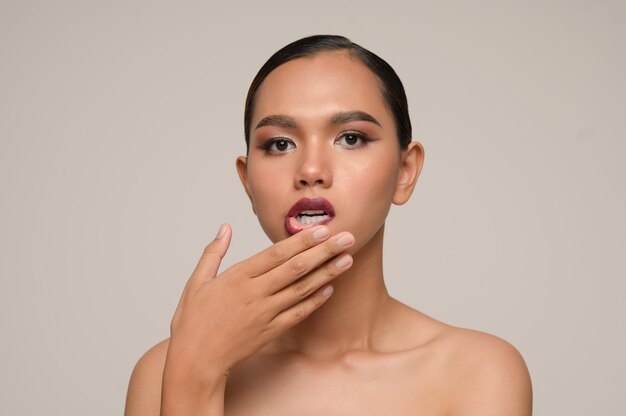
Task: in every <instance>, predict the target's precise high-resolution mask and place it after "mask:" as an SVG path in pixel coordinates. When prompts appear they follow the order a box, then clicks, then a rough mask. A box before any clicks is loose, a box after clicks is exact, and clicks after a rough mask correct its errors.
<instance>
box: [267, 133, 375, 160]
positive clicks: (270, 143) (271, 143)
mask: <svg viewBox="0 0 626 416" xmlns="http://www.w3.org/2000/svg"><path fill="white" fill-rule="evenodd" d="M348 136H355V137H356V138H357V139H359V140H360V141H361V143H360V144H358V145H353V146H350V145H347V146H341V147H343V148H344V149H357V148H359V147H362V146H365V145H367V144H368V143H370V142H373V141H374V139H371V138H369V137H367V136H366V135H365V134H363V133H359V132H356V131H347V132H345V133H342V134H341V135H340V136H339V137H338V138H337V139H335V142H337V141H338V140H341V139H344V138H346V137H348ZM283 141H284V142H287V143H288V144H291V145H292V146H295V143H294V142H293V141H292V140H291V139H288V138H286V137H276V138H274V139H270V140H268V141H266V142H265V143H263V144H262V145H261V146H260V148H261V149H263V150H265V152H266V153H270V154H278V155H280V154H283V153H287V151H277V150H274V149H272V147H273V146H274V145H276V144H277V143H279V142H283Z"/></svg>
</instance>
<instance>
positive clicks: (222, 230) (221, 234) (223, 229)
mask: <svg viewBox="0 0 626 416" xmlns="http://www.w3.org/2000/svg"><path fill="white" fill-rule="evenodd" d="M225 233H226V224H222V225H221V226H220V229H219V230H218V231H217V236H215V239H216V240H219V239H220V238H222V237H224V234H225Z"/></svg>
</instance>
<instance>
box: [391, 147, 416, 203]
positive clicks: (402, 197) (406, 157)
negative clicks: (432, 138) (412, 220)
mask: <svg viewBox="0 0 626 416" xmlns="http://www.w3.org/2000/svg"><path fill="white" fill-rule="evenodd" d="M423 165H424V147H423V146H422V144H421V143H420V142H411V143H409V147H408V148H407V149H405V150H403V151H402V152H401V155H400V169H399V171H398V180H397V181H396V189H395V191H394V193H393V200H392V201H393V203H394V204H396V205H402V204H404V203H406V202H407V201H408V200H409V198H410V197H411V194H412V193H413V189H415V184H416V183H417V178H418V177H419V175H420V172H421V171H422V166H423Z"/></svg>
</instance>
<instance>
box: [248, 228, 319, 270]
mask: <svg viewBox="0 0 626 416" xmlns="http://www.w3.org/2000/svg"><path fill="white" fill-rule="evenodd" d="M329 236H330V231H329V230H328V227H326V226H324V225H321V226H319V227H311V228H306V229H304V230H302V231H300V232H299V233H297V234H295V235H292V236H291V237H289V238H286V239H284V240H282V241H279V242H278V243H276V244H274V245H272V246H270V247H268V248H266V249H265V250H263V251H261V252H260V253H258V254H256V255H255V256H253V257H251V258H250V259H248V260H247V261H246V262H245V263H244V264H242V265H244V267H245V268H246V270H247V272H248V273H250V274H251V275H252V276H254V277H256V276H260V275H262V274H264V273H267V272H268V271H269V270H272V269H274V268H275V267H277V266H279V265H281V264H283V263H284V262H286V261H287V260H289V259H290V258H292V257H293V256H295V255H296V254H298V253H301V252H303V251H304V250H306V249H308V248H311V247H313V246H315V245H316V244H319V243H321V242H323V241H325V240H326V239H327V238H328V237H329Z"/></svg>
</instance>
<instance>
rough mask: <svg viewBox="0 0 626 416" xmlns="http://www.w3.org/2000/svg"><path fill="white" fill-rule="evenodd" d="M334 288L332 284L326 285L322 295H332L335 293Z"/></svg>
mask: <svg viewBox="0 0 626 416" xmlns="http://www.w3.org/2000/svg"><path fill="white" fill-rule="evenodd" d="M333 290H334V289H333V287H332V286H326V287H325V288H324V290H322V295H324V296H326V297H328V296H330V295H332V294H333Z"/></svg>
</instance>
